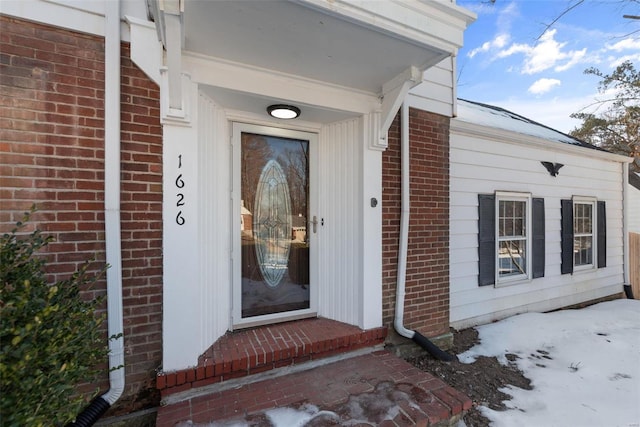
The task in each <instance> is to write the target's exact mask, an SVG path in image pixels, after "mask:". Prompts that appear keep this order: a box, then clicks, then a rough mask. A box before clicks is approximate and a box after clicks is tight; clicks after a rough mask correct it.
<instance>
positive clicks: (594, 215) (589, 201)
mask: <svg viewBox="0 0 640 427" xmlns="http://www.w3.org/2000/svg"><path fill="white" fill-rule="evenodd" d="M571 202H572V204H573V209H572V211H573V247H574V249H573V251H574V252H573V254H572V260H573V261H572V262H573V272H574V273H577V272H579V271H590V270H594V269H596V268H598V262H597V259H598V254H599V252H598V199H597V198H595V197H586V196H573V197H572V198H571ZM578 205H590V206H591V233H589V234H587V233H577V231H576V207H577V206H578ZM587 236H590V237H591V263H590V264H580V265H576V258H575V244H576V239H578V238H579V237H587Z"/></svg>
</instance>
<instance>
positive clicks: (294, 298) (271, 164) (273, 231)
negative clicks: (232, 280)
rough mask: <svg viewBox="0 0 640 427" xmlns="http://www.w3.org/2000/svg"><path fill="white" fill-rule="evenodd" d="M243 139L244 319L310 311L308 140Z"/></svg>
mask: <svg viewBox="0 0 640 427" xmlns="http://www.w3.org/2000/svg"><path fill="white" fill-rule="evenodd" d="M240 135H241V136H240V139H241V144H240V147H241V150H240V165H239V167H240V192H241V201H240V202H241V218H240V229H241V230H240V235H241V239H240V242H241V248H240V250H241V255H242V256H241V272H240V273H241V283H240V286H241V290H240V301H239V302H240V307H241V318H242V319H248V318H255V317H257V316H271V315H273V316H274V318H277V317H278V316H280V315H281V316H282V317H286V316H288V315H289V313H290V312H294V311H298V310H306V309H309V308H310V306H311V305H310V295H311V293H310V290H309V287H310V283H309V259H310V258H309V251H310V246H309V243H310V242H309V238H310V236H309V235H308V234H307V218H308V217H309V204H308V201H309V196H308V194H309V191H308V190H309V141H308V140H304V139H293V138H284V137H279V136H274V135H261V134H256V133H251V132H245V131H242V132H241V133H240ZM263 319H264V318H263Z"/></svg>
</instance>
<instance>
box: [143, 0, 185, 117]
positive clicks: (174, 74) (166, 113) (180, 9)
mask: <svg viewBox="0 0 640 427" xmlns="http://www.w3.org/2000/svg"><path fill="white" fill-rule="evenodd" d="M149 5H150V9H151V12H152V14H153V15H154V17H155V19H156V28H157V30H158V38H159V39H160V41H161V42H162V44H163V45H164V49H165V52H166V54H165V66H164V67H163V69H162V70H161V74H162V75H163V78H162V80H164V81H163V83H164V84H162V85H161V91H162V92H165V94H162V95H161V103H162V104H163V105H161V110H162V116H163V117H162V119H163V121H165V122H166V121H172V122H181V121H182V122H185V124H186V123H188V122H189V117H188V113H187V111H186V100H185V96H184V95H185V88H184V87H183V73H182V47H183V45H184V26H183V15H184V0H150V1H149Z"/></svg>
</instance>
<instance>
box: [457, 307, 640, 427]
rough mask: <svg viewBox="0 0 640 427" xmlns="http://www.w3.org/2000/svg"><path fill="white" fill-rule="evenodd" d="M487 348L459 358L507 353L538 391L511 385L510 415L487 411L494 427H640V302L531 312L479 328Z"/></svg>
mask: <svg viewBox="0 0 640 427" xmlns="http://www.w3.org/2000/svg"><path fill="white" fill-rule="evenodd" d="M476 329H477V330H478V332H479V338H480V341H481V342H480V344H478V345H476V346H475V347H473V348H471V349H469V350H468V351H466V352H464V353H462V354H461V355H459V359H460V360H461V361H462V362H465V363H471V362H473V361H474V360H475V358H476V357H477V356H481V355H484V356H489V357H491V356H496V357H497V358H498V359H499V360H500V361H501V362H502V363H504V364H507V363H508V360H507V357H506V355H507V354H515V355H517V356H518V359H517V360H516V362H515V363H517V366H518V368H519V369H521V370H522V371H523V373H524V375H525V376H526V377H527V378H529V379H530V380H531V385H532V387H533V389H532V390H522V389H519V388H516V387H511V386H508V387H505V388H504V389H502V391H504V392H505V393H507V394H509V395H511V396H512V399H511V400H509V401H506V402H505V404H506V405H507V407H508V408H509V409H508V410H506V411H504V412H500V411H494V410H491V409H489V408H486V407H480V410H481V412H482V413H483V415H484V416H486V417H487V418H489V419H490V420H491V422H492V426H494V427H503V426H509V427H512V426H546V427H551V426H581V427H587V426H594V427H595V426H598V427H599V426H625V427H631V426H635V427H638V426H640V301H638V300H616V301H610V302H604V303H600V304H597V305H594V306H591V307H587V308H583V309H580V310H563V311H556V312H552V313H546V314H540V313H528V314H522V315H518V316H514V317H510V318H508V319H505V320H502V321H500V322H496V323H493V324H490V325H484V326H479V327H477V328H476Z"/></svg>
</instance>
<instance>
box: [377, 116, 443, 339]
mask: <svg viewBox="0 0 640 427" xmlns="http://www.w3.org/2000/svg"><path fill="white" fill-rule="evenodd" d="M409 129H410V131H409V140H410V157H411V163H410V171H411V175H410V187H411V188H410V194H411V220H410V222H409V248H408V253H407V255H408V257H407V258H408V259H407V276H406V298H405V314H404V323H405V326H406V327H407V328H409V329H415V330H417V331H419V332H420V333H422V334H423V335H425V336H429V337H434V336H437V335H441V334H443V333H446V332H448V331H449V118H448V117H444V116H439V115H437V114H433V113H428V112H426V111H422V110H416V109H410V110H409ZM382 169H383V175H382V186H383V190H382V198H383V211H382V263H383V266H382V285H383V297H382V298H383V299H382V307H383V313H382V315H383V322H384V324H385V325H389V326H390V328H393V317H394V310H395V294H396V280H397V262H398V240H399V239H398V236H399V233H400V114H398V116H397V117H396V119H395V121H394V122H393V124H392V126H391V129H390V130H389V148H387V150H386V151H385V152H384V154H383V156H382Z"/></svg>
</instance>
